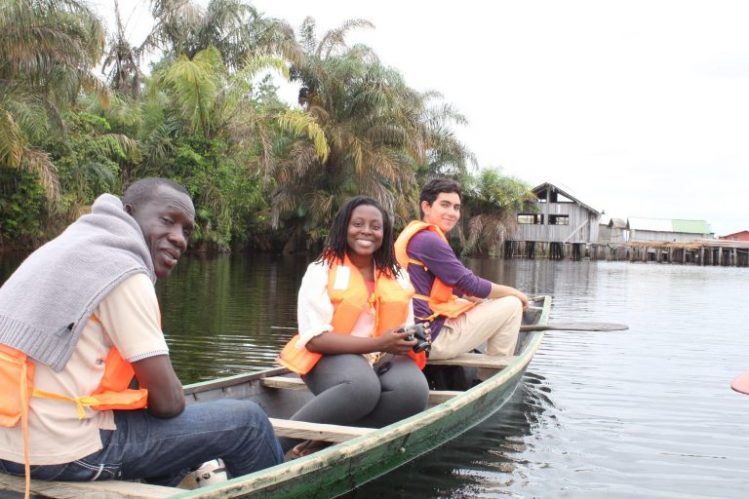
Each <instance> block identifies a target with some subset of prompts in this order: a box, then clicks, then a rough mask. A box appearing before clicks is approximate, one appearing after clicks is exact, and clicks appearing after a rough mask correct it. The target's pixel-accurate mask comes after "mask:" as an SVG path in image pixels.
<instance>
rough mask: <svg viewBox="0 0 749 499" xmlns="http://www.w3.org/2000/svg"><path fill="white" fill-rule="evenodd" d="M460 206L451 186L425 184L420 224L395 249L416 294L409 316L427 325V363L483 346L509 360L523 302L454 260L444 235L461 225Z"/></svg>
mask: <svg viewBox="0 0 749 499" xmlns="http://www.w3.org/2000/svg"><path fill="white" fill-rule="evenodd" d="M460 201H461V189H460V185H459V184H458V183H457V182H456V181H454V180H451V179H447V178H436V179H433V180H431V181H429V182H428V183H427V184H426V185H424V187H423V189H422V190H421V195H420V197H419V203H420V209H421V215H422V218H421V221H416V222H411V224H409V226H408V227H406V228H405V229H404V230H403V232H402V233H401V235H400V236H399V237H398V241H397V242H396V244H395V247H396V254H397V255H398V260H399V263H400V264H401V266H403V267H405V266H406V265H407V270H408V274H409V276H410V277H411V283H412V284H413V286H414V288H415V289H416V296H414V316H415V317H416V318H417V320H418V319H422V320H429V321H430V322H431V334H432V350H431V353H430V355H429V356H430V358H432V359H449V358H452V357H455V356H457V355H460V354H461V353H465V352H470V351H471V350H473V349H474V348H476V347H478V346H479V345H481V344H482V343H484V342H486V353H487V354H488V355H497V356H503V355H513V354H514V353H515V345H516V343H517V337H518V331H519V329H520V321H521V319H522V312H523V309H525V308H527V307H528V298H527V297H526V296H525V294H523V293H522V292H520V291H518V290H517V289H515V288H512V287H510V286H503V285H501V284H496V283H493V282H491V281H488V280H486V279H482V278H481V277H479V276H477V275H475V274H474V273H473V272H471V271H470V270H469V269H467V268H466V267H465V265H463V264H462V263H461V262H460V260H458V258H457V256H456V255H455V252H454V251H453V250H452V248H451V247H450V245H449V244H448V243H447V239H446V238H445V234H447V233H448V232H449V231H450V230H452V228H453V227H455V225H456V224H457V223H458V220H460ZM435 283H436V285H435ZM451 295H458V296H462V297H463V298H465V300H464V299H458V298H456V296H451Z"/></svg>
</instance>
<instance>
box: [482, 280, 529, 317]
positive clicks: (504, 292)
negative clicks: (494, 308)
mask: <svg viewBox="0 0 749 499" xmlns="http://www.w3.org/2000/svg"><path fill="white" fill-rule="evenodd" d="M505 296H514V297H515V298H517V299H518V300H520V303H522V304H523V310H526V309H527V308H528V297H527V296H525V293H523V292H522V291H518V290H517V289H515V288H513V287H512V286H503V285H502V284H496V283H492V290H491V292H490V293H489V296H488V298H504V297H505Z"/></svg>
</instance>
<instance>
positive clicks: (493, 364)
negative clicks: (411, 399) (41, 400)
mask: <svg viewBox="0 0 749 499" xmlns="http://www.w3.org/2000/svg"><path fill="white" fill-rule="evenodd" d="M550 308H551V297H548V296H541V297H538V298H534V299H533V303H532V304H531V307H529V309H528V310H527V311H526V312H525V314H524V317H523V323H524V324H541V325H545V324H547V323H548V319H549V311H550ZM543 335H544V333H543V331H523V332H521V333H520V337H519V341H518V348H517V355H515V356H511V357H501V358H497V357H489V356H486V355H482V354H464V355H462V356H460V357H458V358H456V359H451V360H450V361H439V362H430V364H438V365H440V364H441V365H459V366H469V367H481V368H489V369H495V370H496V371H497V372H496V373H495V374H494V375H493V376H491V377H490V378H488V379H486V380H485V381H484V382H482V383H480V384H478V385H476V386H474V387H473V388H470V389H468V390H466V391H446V390H432V391H431V392H430V397H429V401H430V402H429V405H430V407H429V408H428V409H427V410H425V411H423V412H421V413H419V414H416V415H414V416H411V417H410V418H407V419H404V420H402V421H399V422H397V423H393V424H391V425H389V426H386V427H384V428H380V429H370V428H357V427H350V426H337V425H322V424H313V423H303V422H296V421H290V420H288V419H285V418H288V417H289V416H290V415H291V414H292V413H293V412H294V411H296V409H298V408H299V407H300V406H301V404H303V403H304V402H305V401H307V400H308V399H309V398H310V397H311V394H310V393H309V392H308V391H307V390H306V386H305V385H304V383H303V382H302V381H301V380H300V379H299V378H298V377H297V376H296V375H294V374H293V373H289V372H288V371H287V370H286V369H283V368H277V369H268V370H265V371H262V372H258V373H253V374H242V375H237V376H231V377H227V378H222V379H218V380H212V381H206V382H202V383H195V384H192V385H188V386H186V387H185V395H186V396H187V398H188V403H193V402H195V401H202V400H215V399H219V398H225V397H230V398H250V399H252V400H255V401H256V402H258V403H259V404H260V405H261V406H262V407H263V408H264V409H265V410H266V412H267V413H268V415H269V416H270V417H271V420H272V422H273V426H274V428H275V431H276V434H277V435H279V436H287V437H294V438H301V439H313V440H326V441H330V442H335V444H334V445H331V446H329V447H327V448H324V449H322V450H320V451H318V452H315V453H314V454H311V455H308V456H305V457H302V458H299V459H295V460H292V461H287V462H285V463H283V464H279V465H277V466H274V467H272V468H268V469H265V470H262V471H258V472H255V473H251V474H248V475H244V476H240V477H236V478H234V479H231V480H228V481H225V482H222V483H218V484H216V485H212V486H208V487H203V488H198V489H193V490H185V489H180V488H171V487H161V486H155V485H147V484H141V483H132V482H121V481H101V482H45V481H39V480H33V481H32V487H31V489H32V493H34V494H37V495H38V496H41V497H53V498H70V497H79V498H87V497H90V498H97V499H99V498H113V499H115V498H116V499H122V498H138V499H144V498H162V497H185V498H187V497H190V498H220V497H245V496H257V497H305V498H312V497H324V498H328V497H335V496H337V495H340V494H343V493H345V492H347V491H350V490H352V489H354V488H356V487H357V486H359V485H362V484H364V483H366V482H368V481H370V480H372V479H374V478H377V477H379V476H381V475H383V474H385V473H388V472H389V471H391V470H393V469H395V468H397V467H399V466H401V465H403V464H405V463H407V462H408V461H411V460H412V459H414V458H416V457H418V456H420V455H422V454H424V453H426V452H428V451H430V450H432V449H434V448H436V447H439V446H440V445H442V444H444V443H445V442H447V441H449V440H452V439H454V438H456V437H458V436H459V435H460V434H462V433H464V432H465V431H467V430H469V429H470V428H472V427H474V426H476V425H477V424H479V423H480V422H482V421H483V420H485V419H486V418H488V417H489V416H491V415H492V414H494V413H496V412H497V411H499V410H500V409H501V408H502V406H503V404H504V403H505V402H507V400H509V399H510V398H511V396H512V395H513V393H514V392H515V389H516V388H517V386H518V384H519V382H520V379H521V378H522V376H523V373H524V372H525V369H526V368H527V367H528V364H529V363H530V361H531V360H532V358H533V355H534V354H535V353H536V350H538V348H539V346H540V343H541V339H542V338H543ZM3 489H4V490H6V491H17V492H18V491H23V489H24V484H23V479H22V478H17V477H11V476H8V475H3V474H0V495H2V490H3Z"/></svg>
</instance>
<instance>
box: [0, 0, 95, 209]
mask: <svg viewBox="0 0 749 499" xmlns="http://www.w3.org/2000/svg"><path fill="white" fill-rule="evenodd" d="M0 33H2V34H3V35H2V37H0V166H6V167H11V168H24V169H27V170H31V171H34V172H36V173H37V174H38V176H39V178H40V180H41V182H42V184H43V186H44V188H45V191H46V193H47V196H48V197H49V198H50V199H54V198H55V197H56V196H57V195H58V192H59V186H58V182H57V177H56V175H55V169H54V165H53V164H52V162H51V160H50V159H49V156H48V155H47V154H46V153H45V152H43V151H42V150H41V149H39V148H38V147H36V144H38V143H39V141H40V139H41V138H43V137H45V136H46V135H47V134H48V132H49V131H52V130H54V129H59V130H64V129H65V126H64V122H63V119H62V112H63V111H64V110H65V109H67V108H68V107H69V106H70V105H71V104H72V103H74V102H75V100H76V98H77V97H78V94H79V92H80V91H81V90H82V89H89V90H91V89H97V88H100V85H99V84H98V82H97V80H96V78H95V77H94V76H93V74H92V72H91V69H92V68H93V65H94V64H95V63H96V61H97V60H98V59H99V57H100V56H101V53H102V48H103V43H104V36H103V29H102V26H101V24H100V22H99V20H98V19H97V18H96V16H95V15H94V14H93V13H92V12H91V11H90V10H89V9H88V7H86V5H85V4H83V3H82V2H78V1H77V0H6V1H4V2H2V3H1V4H0ZM51 123H55V125H57V126H56V127H52V126H51Z"/></svg>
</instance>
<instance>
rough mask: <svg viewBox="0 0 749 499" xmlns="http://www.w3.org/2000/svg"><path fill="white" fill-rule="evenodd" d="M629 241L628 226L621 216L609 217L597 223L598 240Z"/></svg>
mask: <svg viewBox="0 0 749 499" xmlns="http://www.w3.org/2000/svg"><path fill="white" fill-rule="evenodd" d="M627 241H629V226H628V225H627V221H626V220H625V219H623V218H610V219H608V220H601V223H600V224H598V242H599V243H601V244H607V243H626V242H627Z"/></svg>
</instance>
